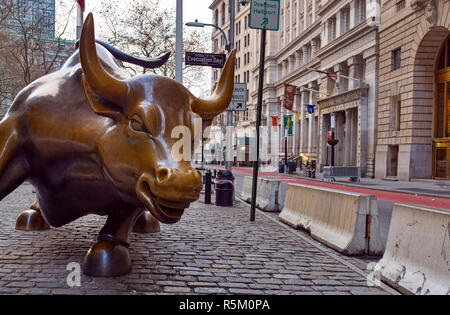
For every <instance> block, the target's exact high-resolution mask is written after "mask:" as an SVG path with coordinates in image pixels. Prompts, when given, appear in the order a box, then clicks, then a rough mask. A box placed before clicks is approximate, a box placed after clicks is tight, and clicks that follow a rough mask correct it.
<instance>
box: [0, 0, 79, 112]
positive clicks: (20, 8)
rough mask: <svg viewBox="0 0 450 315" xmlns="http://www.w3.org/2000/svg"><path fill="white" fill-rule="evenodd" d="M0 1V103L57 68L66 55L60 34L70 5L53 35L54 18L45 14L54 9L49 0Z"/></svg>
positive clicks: (64, 28) (66, 23)
mask: <svg viewBox="0 0 450 315" xmlns="http://www.w3.org/2000/svg"><path fill="white" fill-rule="evenodd" d="M0 1H1V3H0V5H1V7H2V10H1V11H2V15H1V17H2V19H3V20H2V21H0V22H1V29H0V30H1V34H0V36H1V40H0V42H1V43H2V44H1V46H0V103H3V102H4V101H5V100H12V98H13V97H14V96H15V95H16V94H17V93H18V91H20V90H21V89H22V88H23V87H25V86H26V85H28V84H29V83H31V82H32V81H34V80H35V79H36V78H38V77H40V76H42V75H44V74H47V73H49V72H52V71H54V70H55V69H57V68H58V67H59V66H60V64H61V61H62V60H61V58H62V57H63V56H64V57H67V55H68V51H67V48H68V45H67V44H68V43H67V41H66V40H64V39H63V38H62V36H63V35H64V32H65V31H66V29H67V25H68V21H69V20H68V16H69V15H70V12H71V11H72V10H73V9H74V5H72V7H71V8H68V12H67V15H66V21H65V24H64V25H63V26H62V27H61V28H60V29H61V31H60V32H59V33H58V34H55V28H54V27H55V21H54V18H55V17H54V16H52V15H51V14H49V13H50V12H54V9H53V8H52V7H50V6H52V3H50V2H46V1H40V2H38V4H37V5H36V4H30V3H29V2H24V1H16V0H0ZM36 3H37V2H36ZM69 46H70V44H69ZM69 50H70V47H69Z"/></svg>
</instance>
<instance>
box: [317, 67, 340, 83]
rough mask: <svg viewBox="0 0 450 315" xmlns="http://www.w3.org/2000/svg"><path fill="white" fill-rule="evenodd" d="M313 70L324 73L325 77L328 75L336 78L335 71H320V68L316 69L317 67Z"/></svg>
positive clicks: (334, 79) (333, 78) (332, 78)
mask: <svg viewBox="0 0 450 315" xmlns="http://www.w3.org/2000/svg"><path fill="white" fill-rule="evenodd" d="M314 71H316V72H319V73H323V74H326V75H327V77H329V78H330V79H331V80H333V81H336V80H337V74H336V73H335V72H327V71H322V70H318V69H314Z"/></svg>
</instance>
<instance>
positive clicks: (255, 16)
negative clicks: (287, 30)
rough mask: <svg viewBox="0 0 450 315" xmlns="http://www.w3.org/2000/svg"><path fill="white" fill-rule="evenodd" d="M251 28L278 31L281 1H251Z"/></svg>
mask: <svg viewBox="0 0 450 315" xmlns="http://www.w3.org/2000/svg"><path fill="white" fill-rule="evenodd" d="M250 28H255V29H261V30H262V29H265V30H269V31H278V30H279V29H280V0H250Z"/></svg>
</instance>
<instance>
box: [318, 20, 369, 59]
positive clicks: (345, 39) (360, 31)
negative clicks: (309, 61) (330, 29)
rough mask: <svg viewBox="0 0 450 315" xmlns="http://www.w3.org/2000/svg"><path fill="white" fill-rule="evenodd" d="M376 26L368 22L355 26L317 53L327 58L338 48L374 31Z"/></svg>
mask: <svg viewBox="0 0 450 315" xmlns="http://www.w3.org/2000/svg"><path fill="white" fill-rule="evenodd" d="M375 29H376V28H375V27H371V26H368V25H367V24H366V23H364V22H362V23H360V24H359V25H358V26H356V27H354V28H353V29H351V30H350V31H348V32H347V33H345V34H344V35H341V36H339V37H338V38H336V39H335V40H334V41H332V42H331V43H328V44H327V45H325V46H323V47H322V48H320V49H319V50H318V51H317V53H316V55H317V56H318V57H319V58H321V59H322V58H325V57H327V56H328V55H330V54H333V53H334V52H335V51H336V50H339V49H341V48H342V47H343V46H348V45H349V43H351V42H354V41H356V40H358V39H359V38H361V37H363V36H364V35H367V34H369V33H371V32H373V31H374V30H375Z"/></svg>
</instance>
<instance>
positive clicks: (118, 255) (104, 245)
mask: <svg viewBox="0 0 450 315" xmlns="http://www.w3.org/2000/svg"><path fill="white" fill-rule="evenodd" d="M142 211H143V210H142V209H136V210H131V211H130V210H127V211H115V212H114V213H113V214H110V215H108V219H107V220H106V223H105V226H104V227H103V228H102V230H101V231H100V233H99V236H98V242H97V243H95V244H94V245H92V247H91V248H90V249H89V251H88V252H87V254H86V257H85V258H84V265H83V272H84V274H86V275H88V276H94V277H115V276H121V275H125V274H127V273H129V272H130V271H131V259H130V254H129V250H128V248H129V246H130V245H129V235H130V232H131V230H132V228H133V226H134V224H135V222H136V220H137V219H138V217H139V215H140V214H141V213H142Z"/></svg>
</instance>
